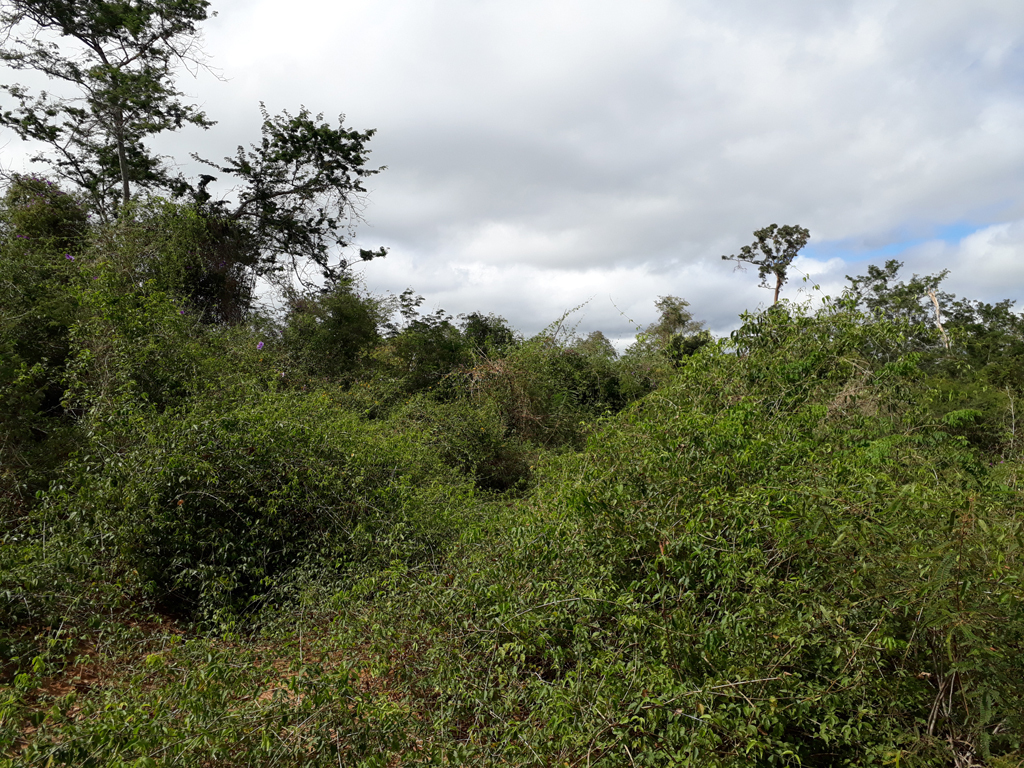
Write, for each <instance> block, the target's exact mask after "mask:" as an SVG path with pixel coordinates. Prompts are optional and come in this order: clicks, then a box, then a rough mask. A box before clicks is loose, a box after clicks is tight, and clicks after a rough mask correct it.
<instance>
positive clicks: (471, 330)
mask: <svg viewBox="0 0 1024 768" xmlns="http://www.w3.org/2000/svg"><path fill="white" fill-rule="evenodd" d="M459 319H460V320H461V323H460V326H461V329H462V336H463V338H464V339H465V340H466V343H468V344H469V346H470V347H471V349H472V350H473V353H474V354H475V355H476V356H477V357H480V358H490V357H504V356H505V355H507V354H508V353H509V352H510V351H511V350H512V349H513V348H514V347H515V346H516V345H517V344H518V343H519V341H520V340H519V338H518V337H517V335H516V333H515V331H513V330H512V329H511V328H510V327H509V324H508V320H506V319H505V318H503V317H500V316H498V315H495V314H493V313H492V314H487V315H485V314H483V313H482V312H471V313H470V314H468V315H459Z"/></svg>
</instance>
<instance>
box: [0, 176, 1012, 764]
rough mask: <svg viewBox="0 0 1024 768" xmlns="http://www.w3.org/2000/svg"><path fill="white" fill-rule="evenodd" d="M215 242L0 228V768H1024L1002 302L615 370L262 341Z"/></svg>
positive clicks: (1006, 325) (242, 243)
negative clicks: (466, 767) (0, 300)
mask: <svg viewBox="0 0 1024 768" xmlns="http://www.w3.org/2000/svg"><path fill="white" fill-rule="evenodd" d="M221 213H223V212H221ZM216 214H217V209H216V207H214V208H211V207H210V206H208V205H204V204H203V203H201V202H200V203H197V204H195V205H182V204H178V203H169V202H167V201H163V200H159V199H151V200H148V201H145V202H138V203H134V204H132V205H130V206H128V207H127V208H125V209H124V215H123V216H122V217H121V218H120V219H119V220H118V221H117V222H115V223H114V224H112V225H107V226H103V227H88V226H87V224H86V220H85V218H84V216H83V214H82V213H81V210H80V208H79V207H78V206H77V204H76V203H75V202H74V201H73V200H72V199H71V198H69V197H67V196H65V195H61V194H60V193H59V192H57V191H56V190H54V189H53V188H52V187H51V186H48V185H46V183H45V182H41V181H39V180H33V179H20V180H19V181H18V182H17V184H16V185H15V186H12V188H11V190H10V191H9V193H8V196H7V197H6V198H5V201H4V204H3V207H2V209H0V223H2V232H3V238H4V239H3V241H2V242H0V248H3V255H4V258H3V259H2V260H0V277H2V281H0V289H2V290H3V291H5V294H4V297H5V299H6V302H5V303H4V304H3V306H0V319H2V324H0V332H2V333H0V343H2V344H3V345H4V346H3V352H4V356H3V357H2V358H0V373H2V375H3V377H4V378H3V380H2V382H0V385H2V387H3V389H2V390H0V391H2V393H3V397H4V400H3V401H2V403H0V407H2V411H0V424H2V426H3V427H4V429H5V430H6V431H5V433H4V440H5V442H4V443H3V445H2V446H0V451H4V452H5V453H3V461H4V464H3V471H4V473H5V474H4V481H3V482H4V483H5V485H4V486H3V487H2V488H0V492H2V493H3V494H4V496H3V503H4V504H5V515H6V517H5V518H4V520H3V523H4V525H3V528H2V530H0V536H2V541H0V544H2V546H0V766H2V765H8V764H9V765H12V766H13V765H40V766H43V765H155V764H167V765H196V764H210V765H213V764H217V765H263V764H275V765H284V766H289V765H296V766H297V765H321V764H322V765H338V764H341V765H366V766H371V765H379V766H385V765H398V764H401V765H414V764H434V765H436V764H450V765H454V764H472V765H499V764H501V765H545V766H547V765H566V764H568V765H587V764H589V765H594V766H600V765H607V766H613V765H614V766H618V765H648V766H681V765H693V766H707V765H751V766H753V765H758V766H760V765H807V766H826V765H827V766H833V765H848V766H854V765H856V766H861V765H904V766H927V765H949V764H954V765H981V764H988V765H993V766H997V765H1004V766H1005V765H1014V764H1015V761H1016V762H1019V759H1020V755H1021V754H1022V753H1024V752H1022V750H1024V744H1022V743H1021V742H1022V740H1024V719H1022V716H1021V707H1020V701H1022V700H1024V657H1022V655H1021V653H1020V646H1021V643H1022V641H1024V612H1022V606H1024V591H1022V587H1021V580H1020V579H1021V574H1022V573H1024V568H1022V561H1021V555H1022V547H1024V528H1022V523H1021V520H1022V519H1024V516H1022V513H1024V507H1022V500H1021V491H1020V477H1021V474H1022V471H1024V465H1022V460H1021V453H1020V448H1021V446H1020V439H1019V437H1018V429H1017V425H1016V422H1017V416H1016V411H1017V407H1018V403H1019V402H1020V397H1021V391H1020V377H1019V376H1017V375H1016V373H1017V372H1018V369H1019V367H1020V364H1021V363H1020V361H1021V359H1024V358H1022V354H1024V353H1022V349H1024V347H1022V326H1021V320H1020V316H1019V315H1017V314H1015V313H1014V312H1013V311H1012V309H1011V304H1010V303H1009V302H1001V303H999V304H995V305H989V304H984V303H981V302H972V301H967V300H958V299H956V297H952V296H948V295H946V294H941V293H939V292H938V291H937V290H936V289H937V286H938V282H937V281H936V282H933V283H930V284H929V285H928V286H925V287H928V288H929V290H930V291H931V293H932V294H933V295H934V298H935V301H936V302H938V303H939V306H940V312H941V317H942V321H941V322H942V323H943V324H944V328H943V329H942V331H940V330H939V329H938V328H936V327H934V321H935V315H934V304H932V298H931V297H928V302H927V303H925V302H924V301H923V300H922V299H921V296H920V295H917V291H918V289H919V288H921V287H922V286H923V285H924V284H923V283H921V280H922V279H920V278H916V277H915V278H913V279H912V281H911V283H914V285H910V284H909V283H908V284H906V285H904V284H898V285H897V277H896V271H895V270H894V269H892V268H890V267H888V266H887V270H888V271H885V272H877V271H871V272H870V273H869V278H870V277H871V275H874V276H875V277H874V278H871V280H869V281H868V282H867V283H864V282H861V283H856V286H857V287H858V288H857V290H855V291H853V292H851V293H849V294H847V295H845V296H844V297H842V298H840V299H839V300H836V301H831V302H826V304H825V306H824V307H823V308H822V309H821V310H819V311H817V312H813V313H812V312H810V311H809V310H808V309H807V308H806V307H801V306H797V305H794V304H792V303H790V302H782V303H778V304H776V305H774V306H773V307H771V308H770V309H768V310H767V311H765V312H762V313H757V314H746V315H744V316H743V317H742V318H741V325H740V327H739V328H738V329H737V330H736V332H735V333H734V334H733V335H732V337H731V338H730V339H728V340H718V341H716V340H714V339H712V338H711V337H710V334H708V333H707V332H706V331H701V330H700V329H699V324H695V323H694V321H693V319H692V317H691V316H690V314H689V311H688V309H687V307H686V303H685V302H684V301H683V300H681V299H678V298H676V297H662V299H661V300H660V301H659V305H658V306H659V311H660V314H661V319H660V320H659V322H658V323H656V324H654V325H653V326H651V327H650V328H649V329H647V332H645V333H643V334H641V335H640V337H639V338H638V341H637V343H636V344H635V345H633V347H631V348H630V350H629V352H628V353H627V354H626V355H623V356H621V357H620V356H618V355H616V354H615V350H614V348H612V347H611V345H610V344H609V343H608V340H607V339H605V338H604V337H603V336H602V335H600V334H591V336H589V337H588V338H586V339H579V338H575V337H573V336H572V335H571V334H569V336H568V338H565V337H562V338H559V337H560V334H561V333H562V331H561V327H562V324H561V322H560V323H558V324H556V325H555V326H552V328H549V329H548V330H547V331H546V332H545V333H543V334H541V335H539V336H537V337H535V338H533V339H529V340H526V341H522V340H520V339H519V338H517V337H516V335H515V334H514V332H512V331H511V330H510V329H509V328H508V326H507V323H505V321H504V320H503V319H501V318H499V317H496V316H493V315H485V314H483V313H474V314H472V315H468V316H465V317H463V318H460V320H461V322H456V321H455V320H454V319H453V318H452V317H450V316H449V315H447V314H446V313H444V312H443V311H435V312H433V313H430V314H426V315H424V314H422V313H421V312H420V306H421V305H422V303H423V299H422V298H421V297H418V296H416V295H415V294H413V293H412V291H407V292H406V293H404V294H402V295H401V296H400V297H395V298H392V299H378V298H374V297H368V296H364V295H362V294H361V293H359V292H358V291H357V290H356V289H355V287H354V284H353V283H352V282H350V281H349V280H348V279H347V278H341V279H338V280H333V281H329V282H328V284H327V286H326V289H325V290H322V291H317V292H307V293H298V292H295V293H293V294H291V295H290V296H289V311H288V314H287V315H286V316H285V317H284V318H279V317H263V316H261V315H260V314H259V313H257V312H253V311H251V309H249V307H248V296H249V294H248V293H246V292H245V291H244V290H241V289H239V290H238V291H236V290H235V289H233V288H232V289H229V287H228V280H227V276H230V275H236V276H238V278H239V280H240V281H241V282H242V283H244V276H245V275H246V274H251V272H247V271H246V265H247V264H249V262H248V261H246V259H247V258H249V257H248V256H246V255H245V254H247V253H248V254H250V255H251V253H252V252H251V251H250V250H247V249H248V248H249V246H248V245H247V243H248V242H249V241H247V240H246V238H245V232H244V231H245V227H241V226H238V227H235V225H233V224H232V223H231V222H230V221H229V220H226V219H225V218H224V217H223V216H220V217H218V216H217V215H216ZM19 235H21V236H19ZM65 254H66V255H65ZM222 254H225V255H227V256H228V257H229V258H226V259H225V271H224V272H223V273H218V272H217V269H218V267H217V266H215V265H217V264H219V261H217V259H219V258H222ZM70 257H74V258H70ZM876 272H877V274H876ZM218 275H221V276H222V277H223V278H224V279H223V280H222V281H221V282H219V283H217V282H216V280H217V279H220V278H218V277H217V276H218ZM858 280H859V278H858ZM915 281H917V282H915ZM855 282H856V281H855ZM869 283H870V284H869ZM918 283H921V284H920V285H918ZM908 286H909V287H908ZM225 296H226V297H228V298H227V299H224V298H223V297H225ZM915 296H916V298H914V297H915ZM868 301H870V302H873V304H872V306H871V307H870V308H868V307H866V305H865V302H868ZM225 302H226V303H225ZM915 302H916V304H915ZM232 306H233V307H236V308H237V309H238V312H237V313H236V314H235V315H234V316H233V317H234V318H235V319H238V318H239V317H243V316H244V319H245V321H246V322H245V323H233V322H226V321H228V320H230V319H231V317H232V316H231V313H230V312H229V311H228V310H227V309H225V307H232ZM915 307H916V309H915ZM929 307H930V309H929ZM865 309H869V311H867V312H865V311H864V310H865ZM929 311H931V312H932V314H931V315H929ZM243 313H244V314H243ZM392 315H394V317H392ZM563 319H564V318H563ZM943 332H944V333H945V334H946V336H945V337H943V335H942V334H943ZM943 338H945V339H946V340H948V345H947V343H945V341H943ZM48 387H56V390H55V394H48V392H49V390H48V389H47V388H48ZM51 401H52V402H53V405H52V406H51V405H48V403H49V402H51ZM52 424H58V425H61V427H60V429H52V428H50V427H51V425H52ZM73 449H76V450H73ZM8 457H10V461H9V458H8ZM47 462H49V463H47ZM12 465H17V466H16V469H15V470H14V471H13V472H12V470H10V469H9V467H10V466H12ZM51 481H52V482H51ZM47 485H48V489H47V490H45V492H44V493H42V494H40V499H41V501H42V503H41V504H39V505H38V506H37V507H33V506H31V505H30V504H28V503H27V498H28V495H29V491H30V490H42V489H43V488H46V486H47ZM12 500H13V501H12Z"/></svg>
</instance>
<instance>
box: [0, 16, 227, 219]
mask: <svg viewBox="0 0 1024 768" xmlns="http://www.w3.org/2000/svg"><path fill="white" fill-rule="evenodd" d="M208 6H209V2H208V1H207V0H117V1H115V2H111V1H110V0H7V1H6V2H4V3H3V4H2V5H0V8H2V11H0V35H2V38H3V43H2V46H0V60H2V61H3V62H4V63H6V64H7V65H8V66H10V67H12V68H14V69H18V70H35V71H37V72H41V73H43V74H45V75H46V76H47V77H49V78H50V79H53V80H57V81H60V82H63V83H66V84H69V85H70V86H72V87H73V88H74V90H76V91H77V95H74V96H60V95H56V94H53V93H49V92H47V91H38V92H36V93H33V92H32V91H31V90H30V89H29V88H27V87H25V86H23V85H16V84H15V85H3V86H0V87H2V88H3V90H5V91H7V93H8V94H10V95H11V96H12V97H13V98H14V100H15V102H16V105H15V106H14V108H13V109H6V110H3V111H0V123H2V124H4V125H7V126H9V127H11V128H13V129H14V130H15V132H17V134H18V135H19V136H20V137H21V138H23V139H33V140H36V141H39V142H42V143H43V144H46V145H49V147H50V149H49V151H48V152H44V153H41V154H39V155H37V157H36V159H37V160H43V161H45V162H48V163H49V164H50V165H51V167H52V168H53V169H54V171H55V172H56V173H57V175H58V176H60V177H62V178H65V179H68V180H70V181H71V182H73V183H74V184H76V185H77V186H78V187H80V188H81V189H83V190H84V191H85V192H86V193H87V195H88V197H89V198H90V202H91V203H92V206H93V208H94V209H95V210H96V212H97V213H98V214H100V215H101V216H103V217H104V218H108V219H109V218H111V217H112V216H113V215H114V213H115V212H116V211H117V210H118V208H119V207H120V206H121V205H124V204H125V203H127V202H128V201H129V199H130V198H131V195H132V189H133V187H134V188H136V189H159V188H166V187H168V186H169V185H170V183H171V181H172V179H171V174H170V171H169V169H168V167H167V165H166V163H165V162H164V158H162V157H160V156H158V155H156V154H154V153H153V152H152V150H150V149H149V148H148V147H147V146H146V144H145V142H146V140H147V139H148V138H149V137H151V136H153V135H155V134H158V133H162V132H164V131H168V130H177V129H179V128H181V127H183V126H184V125H187V124H192V125H197V126H200V127H203V128H208V127H209V126H211V125H213V123H212V122H211V121H210V120H209V119H207V117H206V115H205V114H204V113H203V112H202V111H201V110H199V109H198V108H197V107H196V106H195V105H192V104H188V103H187V102H185V101H184V100H183V98H182V97H183V94H182V92H181V91H179V90H178V88H177V87H176V85H175V83H174V80H175V75H176V70H177V68H178V67H179V66H180V65H181V64H188V63H191V64H201V63H202V53H201V50H200V49H199V24H200V23H201V22H203V21H205V20H206V18H207V15H208V11H207V9H208ZM55 37H56V41H55V40H54V38H55Z"/></svg>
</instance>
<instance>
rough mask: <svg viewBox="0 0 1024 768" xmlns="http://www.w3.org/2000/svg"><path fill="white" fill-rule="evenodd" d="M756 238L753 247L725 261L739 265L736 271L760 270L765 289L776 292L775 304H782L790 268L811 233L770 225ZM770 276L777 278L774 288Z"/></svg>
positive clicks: (790, 226) (741, 250) (801, 228)
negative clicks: (745, 268) (750, 266)
mask: <svg viewBox="0 0 1024 768" xmlns="http://www.w3.org/2000/svg"><path fill="white" fill-rule="evenodd" d="M754 237H755V238H756V239H755V240H754V242H753V243H752V244H751V245H745V246H743V247H742V248H741V249H740V252H739V253H737V254H735V255H733V256H723V257H722V259H723V260H725V261H735V262H737V267H741V266H742V265H743V264H744V263H745V264H753V265H754V266H755V267H757V274H758V277H760V278H761V287H762V288H774V289H775V298H774V299H773V300H772V303H773V304H778V303H779V291H781V290H782V286H783V285H785V284H786V281H787V280H788V279H789V274H788V273H789V265H790V264H792V263H793V259H795V258H796V257H797V255H798V254H799V253H800V249H801V248H803V247H804V246H805V245H807V241H808V240H809V239H810V237H811V233H810V232H808V231H807V230H806V229H804V228H803V227H798V226H792V225H785V226H781V227H780V226H779V225H777V224H771V225H769V226H767V227H765V228H764V229H758V230H756V231H755V232H754ZM769 275H770V276H772V277H774V278H775V285H774V286H773V285H771V284H770V283H769Z"/></svg>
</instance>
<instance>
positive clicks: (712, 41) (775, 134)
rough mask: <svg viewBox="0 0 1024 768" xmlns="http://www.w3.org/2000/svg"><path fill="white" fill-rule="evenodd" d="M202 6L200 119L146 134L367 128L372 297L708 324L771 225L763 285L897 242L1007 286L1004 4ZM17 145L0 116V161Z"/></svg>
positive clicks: (838, 280)
mask: <svg viewBox="0 0 1024 768" xmlns="http://www.w3.org/2000/svg"><path fill="white" fill-rule="evenodd" d="M211 7H212V9H213V10H215V11H217V16H216V17H215V18H212V19H210V20H209V21H208V22H207V23H206V24H205V25H204V33H205V40H204V46H205V49H206V52H207V54H208V57H209V63H210V64H211V65H212V66H213V67H214V68H216V70H217V72H219V73H220V77H219V78H218V77H215V76H214V75H213V74H211V73H208V72H202V71H200V72H199V73H198V75H197V76H196V77H195V78H193V77H192V76H191V75H189V74H188V73H186V72H183V73H182V74H181V76H180V79H179V83H178V84H179V86H180V87H181V88H182V90H184V91H185V92H186V93H187V94H188V96H189V97H191V98H193V99H194V101H195V103H198V104H200V105H201V106H202V107H203V108H204V109H205V111H206V113H207V115H208V116H209V117H210V118H212V119H214V120H216V121H218V125H217V126H215V127H214V128H212V129H211V130H209V131H207V132H203V131H200V130H198V129H186V130H183V131H182V132H180V133H177V134H173V135H167V136H164V137H162V138H161V139H160V144H159V145H158V146H159V148H160V149H161V150H162V151H166V152H167V153H168V154H170V155H173V156H174V157H178V158H186V157H187V156H188V154H189V152H192V151H198V152H199V153H200V154H202V155H205V156H207V157H212V158H219V157H222V156H224V155H228V154H233V153H234V150H235V147H236V146H238V145H239V144H248V143H250V142H253V141H256V140H257V139H258V137H259V126H260V122H261V118H260V112H259V105H260V102H263V103H265V105H266V107H267V109H268V110H269V111H270V112H271V113H278V112H280V111H282V110H285V109H287V110H289V111H291V112H293V113H294V112H295V111H296V110H298V109H299V107H300V106H306V107H308V108H309V109H310V110H311V111H313V112H314V113H319V112H323V113H324V114H325V115H326V116H327V117H328V118H329V119H331V120H335V119H336V117H337V116H338V115H339V114H341V113H343V114H344V115H345V123H346V125H347V126H349V127H351V128H355V129H359V130H364V129H368V128H374V129H376V130H377V133H376V135H375V136H374V138H373V139H372V141H371V143H370V147H371V149H372V155H371V161H372V163H373V164H374V165H382V166H387V169H386V170H384V171H382V172H381V173H380V174H379V175H377V176H374V177H372V178H371V179H370V180H369V182H368V184H367V186H368V188H369V194H368V197H367V200H366V206H365V208H364V211H363V217H364V219H365V221H364V222H363V223H362V224H361V225H360V226H359V229H358V236H357V243H356V247H365V248H377V247H380V246H385V247H387V248H388V249H389V255H388V256H387V257H386V258H385V259H383V260H376V261H373V262H370V263H368V264H366V265H361V266H360V268H359V271H360V273H361V275H362V280H363V281H364V283H365V286H366V288H367V289H368V290H370V291H372V292H379V293H384V292H389V291H390V292H394V293H399V292H401V291H403V290H405V289H406V288H412V289H414V290H415V291H416V292H417V293H419V294H421V295H423V296H424V297H425V298H426V302H425V304H424V307H425V308H427V309H436V308H443V309H445V310H447V311H448V312H450V313H452V314H455V315H457V314H459V313H468V312H473V311H483V312H494V313H496V314H499V315H502V316H504V317H506V318H507V319H508V320H509V321H510V323H511V324H512V325H513V326H514V327H516V328H518V329H520V330H521V331H523V332H524V333H527V334H532V333H535V332H537V331H539V330H541V329H542V328H544V327H545V326H547V325H548V324H550V323H552V322H554V321H557V320H558V319H559V318H560V317H561V316H562V315H563V313H565V312H566V311H568V310H573V309H575V312H573V314H572V315H571V316H570V320H569V321H568V322H569V323H570V324H575V326H576V328H577V332H579V333H581V334H586V333H588V332H590V331H592V330H601V331H603V332H604V333H605V334H606V335H608V336H609V337H612V338H614V339H617V340H618V341H619V344H620V346H621V345H622V344H623V343H625V340H627V339H628V338H630V337H631V336H632V335H633V334H635V333H636V331H637V330H638V329H639V328H642V327H643V326H645V325H646V324H648V323H650V322H653V320H654V319H655V314H656V310H655V308H654V302H655V300H656V299H657V298H658V297H659V296H664V295H675V296H681V297H683V298H685V299H686V300H687V301H689V302H690V304H691V308H692V310H693V312H694V315H695V317H696V318H698V319H701V320H704V321H706V323H707V326H708V327H709V328H711V329H712V330H713V331H715V332H716V333H725V332H727V331H728V330H730V329H731V328H733V327H735V326H736V325H737V322H738V316H739V314H740V313H741V312H743V311H745V310H757V309H758V308H762V309H763V308H764V307H765V306H767V304H768V303H770V301H771V296H772V293H771V291H769V290H766V289H764V288H760V287H759V286H758V282H759V280H758V277H757V273H756V269H748V270H746V271H736V270H735V268H734V266H735V265H734V264H733V263H732V262H726V261H723V260H722V259H721V256H722V255H723V254H734V253H736V252H737V251H738V250H739V249H740V248H741V247H742V246H743V245H747V244H750V243H751V242H752V240H753V232H754V230H756V229H759V228H761V227H764V226H766V225H768V224H772V223H777V224H780V225H783V224H797V225H800V226H803V227H806V228H807V229H809V230H810V233H811V241H810V243H809V244H808V246H807V247H806V248H805V249H804V251H803V253H802V254H801V255H800V256H799V257H798V258H797V260H796V261H795V262H794V268H793V269H792V270H791V277H790V281H789V283H787V285H786V286H785V288H784V289H783V294H782V295H783V297H784V298H787V299H791V300H794V301H802V300H811V301H820V299H821V298H822V297H823V296H825V295H837V294H838V293H839V292H841V291H842V289H843V286H844V285H845V284H846V280H845V276H846V275H859V274H863V273H864V272H865V271H866V267H867V265H869V264H878V265H881V264H883V263H884V262H885V260H887V259H893V258H895V259H899V260H901V261H903V262H904V263H905V268H904V269H905V274H906V276H907V277H909V276H910V274H911V273H914V272H916V273H919V274H931V273H934V272H938V271H940V270H943V269H948V270H949V271H950V276H949V277H948V278H947V281H946V283H945V284H944V287H945V288H946V289H947V290H950V291H952V292H954V293H956V294H958V295H961V296H967V297H969V298H975V299H984V300H987V301H997V300H1000V299H1004V298H1011V299H1016V300H1021V301H1024V290H1021V289H1022V287H1024V258H1021V257H1022V255H1024V3H1021V2H1020V0H972V2H970V3H968V2H964V1H963V0H926V1H920V2H919V1H918V0H898V1H886V0H829V2H821V1H820V0H774V1H773V2H772V3H764V2H762V1H761V0H707V1H705V0H637V1H636V2H632V3H624V2H621V0H616V1H615V2H612V1H611V0H585V1H584V0H543V2H541V1H539V0H517V2H514V3H511V2H507V1H502V2H498V1H497V0H331V1H330V2H326V1H324V0H289V1H288V2H283V1H282V0H213V3H212V6H211ZM17 144H18V141H17V139H16V138H13V137H12V136H9V135H0V152H2V153H3V155H4V156H5V160H4V165H5V167H8V168H10V167H12V165H14V164H15V163H17V161H18V160H17V158H18V152H19V151H21V150H20V149H19V148H18V147H17V146H16V145H17ZM14 169H15V170H17V167H15V168H14ZM210 190H211V191H212V192H213V193H214V194H215V195H216V194H222V195H229V194H230V190H229V189H227V188H221V187H218V185H217V183H214V184H213V185H211V187H210ZM805 275H806V276H807V277H808V280H807V281H804V280H803V277H804V276H805ZM815 286H817V288H815ZM581 305H582V306H581Z"/></svg>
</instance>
